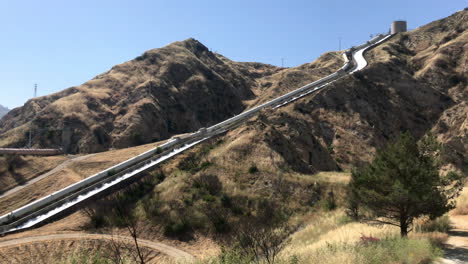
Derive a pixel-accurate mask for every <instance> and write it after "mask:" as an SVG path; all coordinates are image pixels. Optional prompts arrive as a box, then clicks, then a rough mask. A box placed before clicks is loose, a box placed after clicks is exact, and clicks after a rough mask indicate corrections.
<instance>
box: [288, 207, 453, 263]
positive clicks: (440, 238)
mask: <svg viewBox="0 0 468 264" xmlns="http://www.w3.org/2000/svg"><path fill="white" fill-rule="evenodd" d="M345 219H346V218H345V215H344V213H343V211H336V212H332V213H327V214H325V215H324V216H323V217H320V218H316V219H312V220H311V221H310V222H309V223H308V225H307V226H305V227H304V228H302V229H300V230H299V231H297V232H296V233H294V234H293V235H292V236H291V243H290V244H289V245H288V246H287V247H286V248H285V250H284V251H283V252H282V254H281V257H282V259H283V260H288V259H292V258H297V259H298V260H299V263H340V264H341V263H350V264H351V263H353V264H354V263H359V264H361V263H400V262H404V263H426V262H425V261H428V260H430V259H433V258H434V257H435V256H438V254H440V250H437V249H435V248H434V245H441V244H442V243H444V242H445V241H446V239H447V234H443V233H437V232H432V233H424V234H419V233H417V234H411V235H410V237H409V239H401V238H399V229H398V228H397V227H394V226H386V225H384V226H370V225H367V224H363V223H356V222H346V221H344V220H345ZM363 236H365V237H373V238H378V239H380V241H379V242H371V243H370V244H363V243H362V241H361V237H363Z"/></svg>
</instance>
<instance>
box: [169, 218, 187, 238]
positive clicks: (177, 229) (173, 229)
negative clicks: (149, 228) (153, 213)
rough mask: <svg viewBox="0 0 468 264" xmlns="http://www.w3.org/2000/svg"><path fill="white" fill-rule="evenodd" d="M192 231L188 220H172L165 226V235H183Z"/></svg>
mask: <svg viewBox="0 0 468 264" xmlns="http://www.w3.org/2000/svg"><path fill="white" fill-rule="evenodd" d="M189 231H190V224H189V222H188V221H187V220H180V221H177V222H170V223H169V224H167V225H166V226H165V227H164V235H165V236H181V235H184V234H186V233H187V232H189Z"/></svg>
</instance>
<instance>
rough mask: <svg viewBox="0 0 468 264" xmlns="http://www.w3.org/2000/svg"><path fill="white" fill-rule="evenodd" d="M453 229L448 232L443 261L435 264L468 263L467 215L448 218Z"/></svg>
mask: <svg viewBox="0 0 468 264" xmlns="http://www.w3.org/2000/svg"><path fill="white" fill-rule="evenodd" d="M450 221H451V222H452V224H453V227H454V228H453V229H452V230H450V232H449V239H448V240H447V243H446V244H447V245H446V246H447V247H446V249H445V255H444V258H443V259H440V260H438V261H437V262H436V263H437V264H461V263H468V215H455V216H450Z"/></svg>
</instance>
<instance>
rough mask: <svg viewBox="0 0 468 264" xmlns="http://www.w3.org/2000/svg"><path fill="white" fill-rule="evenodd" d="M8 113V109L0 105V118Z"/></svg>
mask: <svg viewBox="0 0 468 264" xmlns="http://www.w3.org/2000/svg"><path fill="white" fill-rule="evenodd" d="M8 111H10V109H8V108H6V107H4V106H3V105H0V118H2V117H3V116H4V115H6V113H8Z"/></svg>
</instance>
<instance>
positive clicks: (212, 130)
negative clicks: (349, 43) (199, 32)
mask: <svg viewBox="0 0 468 264" xmlns="http://www.w3.org/2000/svg"><path fill="white" fill-rule="evenodd" d="M387 37H388V35H387V36H383V35H379V36H377V37H375V38H373V39H371V40H370V41H368V42H366V43H364V44H362V45H359V46H357V47H353V48H351V49H349V50H346V51H345V52H344V54H343V56H344V61H345V63H344V65H343V67H342V68H340V69H339V70H338V71H337V72H335V73H333V74H330V75H328V76H326V77H324V78H322V79H320V80H317V81H314V82H312V83H309V84H307V85H304V86H303V87H300V88H298V89H296V90H294V91H291V92H289V93H287V94H285V95H282V96H280V97H278V98H275V99H273V100H271V101H268V102H266V103H264V104H262V105H260V106H257V107H254V108H252V109H249V110H247V111H245V112H243V113H241V114H239V115H236V116H234V117H232V118H229V119H227V120H225V121H222V122H220V123H218V124H216V125H213V126H211V127H209V128H201V129H200V130H198V131H197V132H195V133H192V134H190V135H185V136H181V137H173V138H172V139H171V140H169V141H168V142H166V143H164V144H162V145H160V146H159V147H156V148H153V149H151V150H149V151H147V152H144V153H142V154H140V155H137V156H135V157H133V158H131V159H128V160H126V161H124V162H122V163H120V164H117V165H115V166H112V167H110V168H108V169H105V170H103V171H101V172H99V173H97V174H95V175H93V176H90V177H88V178H86V179H84V180H81V181H79V182H77V183H74V184H72V185H70V186H68V187H65V188H63V189H61V190H59V191H57V192H54V193H53V194H51V195H48V196H46V197H43V198H41V199H39V200H36V201H34V202H32V203H30V204H27V205H25V206H23V207H21V208H19V209H16V210H14V211H12V212H10V213H8V214H6V215H3V216H1V217H0V225H1V226H0V234H4V233H8V232H13V231H17V230H20V229H25V228H29V227H32V226H34V225H35V224H38V223H40V222H42V221H44V220H46V219H48V218H50V217H51V216H53V215H56V214H57V213H59V212H61V211H63V210H66V209H67V208H69V207H70V206H73V205H76V204H78V203H80V202H83V201H84V200H86V199H89V198H90V197H92V196H94V195H96V194H98V193H100V192H103V191H105V190H107V189H109V188H110V187H111V186H113V185H115V184H117V183H118V182H120V180H119V179H121V180H125V179H126V178H128V177H133V176H135V175H138V174H140V173H141V172H143V171H146V170H148V169H150V168H152V167H153V166H155V165H157V164H159V163H160V162H162V161H164V160H166V159H167V158H170V157H172V156H171V155H172V154H171V155H169V154H168V153H173V152H174V153H175V154H174V155H176V154H178V153H180V152H181V151H184V150H185V149H187V148H189V147H192V146H193V145H196V144H198V143H200V142H202V141H203V140H205V139H207V138H210V137H212V136H214V135H217V134H219V133H222V132H224V131H226V130H229V129H232V128H233V127H236V126H238V125H239V124H241V123H242V122H243V121H245V120H246V119H248V118H250V117H251V116H253V115H254V114H256V113H258V112H259V111H260V110H262V109H264V108H267V107H272V108H277V107H280V106H282V105H285V104H287V103H289V102H292V101H294V100H297V99H299V98H301V97H303V96H305V95H307V94H310V93H311V92H314V91H316V90H318V89H321V88H323V87H325V86H326V85H328V84H329V83H331V82H334V81H336V80H338V79H340V78H342V77H343V76H345V75H346V74H348V73H350V72H353V70H355V68H356V67H357V63H356V59H355V58H354V55H355V53H356V52H357V51H360V50H363V49H367V48H370V47H372V46H374V45H376V44H378V43H380V42H381V41H383V40H385V39H386V38H387ZM177 151H179V152H177ZM161 157H166V158H165V159H161ZM79 197H82V198H83V197H84V198H83V199H80V198H79ZM64 205H66V206H64ZM68 205H69V206H68ZM34 219H35V221H33V223H31V222H30V221H31V220H34ZM28 221H29V222H28Z"/></svg>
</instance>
